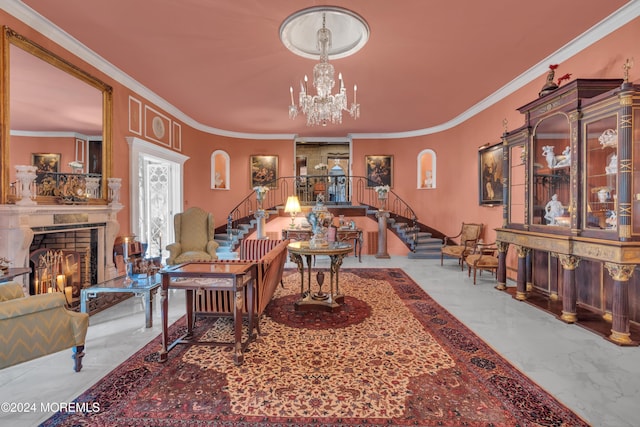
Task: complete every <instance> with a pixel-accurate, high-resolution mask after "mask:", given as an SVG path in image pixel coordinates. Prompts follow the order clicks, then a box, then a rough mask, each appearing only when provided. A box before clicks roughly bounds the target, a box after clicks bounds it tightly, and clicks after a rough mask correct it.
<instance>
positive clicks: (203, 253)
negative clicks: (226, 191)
mask: <svg viewBox="0 0 640 427" xmlns="http://www.w3.org/2000/svg"><path fill="white" fill-rule="evenodd" d="M173 223H174V227H175V236H176V240H175V242H174V243H171V244H169V245H168V246H167V249H168V250H169V258H167V264H170V265H173V264H182V263H184V262H194V261H201V262H206V261H214V260H216V259H218V256H217V255H216V249H217V248H218V242H216V241H215V240H214V236H215V231H214V222H213V215H212V214H211V213H209V212H206V211H204V210H203V209H201V208H199V207H190V208H189V209H187V210H186V211H184V212H182V213H178V214H176V215H175V216H174V217H173Z"/></svg>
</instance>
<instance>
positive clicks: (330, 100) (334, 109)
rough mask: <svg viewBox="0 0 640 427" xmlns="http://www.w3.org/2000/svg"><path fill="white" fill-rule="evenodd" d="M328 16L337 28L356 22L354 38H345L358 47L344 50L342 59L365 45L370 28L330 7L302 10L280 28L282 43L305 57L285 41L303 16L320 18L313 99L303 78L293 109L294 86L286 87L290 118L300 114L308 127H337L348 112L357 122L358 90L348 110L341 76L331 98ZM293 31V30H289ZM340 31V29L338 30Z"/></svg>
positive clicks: (332, 81) (348, 13)
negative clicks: (317, 60)
mask: <svg viewBox="0 0 640 427" xmlns="http://www.w3.org/2000/svg"><path fill="white" fill-rule="evenodd" d="M327 13H328V14H330V16H331V17H334V15H335V16H336V26H344V25H345V23H346V22H347V21H348V23H352V22H355V23H356V25H354V26H353V27H355V28H357V30H356V31H354V33H355V34H348V35H347V36H350V37H355V40H356V41H357V43H354V44H353V45H352V47H351V48H350V49H343V50H342V51H340V52H341V54H342V55H341V57H344V56H347V55H350V54H352V53H354V52H355V51H356V50H358V49H360V48H361V47H362V46H363V45H364V43H366V41H367V39H368V35H369V27H368V26H367V24H366V23H365V22H364V20H363V19H362V18H361V17H360V16H358V15H356V14H355V13H353V12H351V11H347V10H346V9H341V8H333V7H325V8H323V7H317V8H310V9H308V10H303V11H301V12H299V13H297V14H294V15H293V16H292V17H289V18H288V19H287V20H286V21H285V22H284V23H283V25H282V27H281V38H282V40H283V43H285V45H286V46H287V47H288V48H289V49H291V50H292V51H293V52H295V53H298V54H301V56H305V57H307V54H308V52H307V51H303V52H304V53H301V52H300V51H299V50H298V46H296V41H295V40H289V39H288V38H287V37H291V39H293V38H294V36H295V35H296V34H297V33H298V31H300V30H301V28H299V27H301V26H302V25H303V24H302V23H298V21H302V19H299V18H304V17H306V16H311V15H317V14H322V28H320V29H319V30H318V31H317V46H316V48H317V49H318V50H319V51H320V62H319V63H317V64H316V65H315V66H314V67H313V87H315V90H316V95H312V94H310V93H309V88H308V83H309V79H308V77H307V76H306V75H305V76H304V82H301V83H300V94H299V96H298V105H297V106H296V103H295V98H294V94H293V86H291V87H289V94H290V96H291V105H290V106H289V118H291V119H295V118H296V117H297V115H298V113H299V112H302V113H303V114H304V115H306V116H307V126H314V125H322V126H326V125H327V124H328V123H329V122H330V123H333V124H336V123H338V124H339V123H342V111H347V112H348V113H349V115H350V116H351V117H353V118H354V119H357V118H358V117H360V104H358V100H357V92H358V86H357V85H353V103H352V104H351V106H348V99H347V90H346V88H345V86H344V80H343V78H342V73H339V74H338V81H339V87H338V92H337V93H336V94H333V93H332V91H333V88H334V86H335V85H336V80H335V70H334V67H333V65H331V64H330V63H329V51H330V50H331V48H332V34H331V30H329V28H327V26H326V21H327V16H326V15H327ZM289 27H293V28H289ZM340 30H342V28H340Z"/></svg>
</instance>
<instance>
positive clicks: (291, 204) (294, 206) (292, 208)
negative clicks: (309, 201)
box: [284, 196, 302, 228]
mask: <svg viewBox="0 0 640 427" xmlns="http://www.w3.org/2000/svg"><path fill="white" fill-rule="evenodd" d="M284 211H285V212H287V213H289V214H291V228H295V226H296V225H295V218H296V214H297V213H298V212H301V211H302V210H301V209H300V201H299V200H298V196H289V197H288V198H287V204H286V206H285V207H284Z"/></svg>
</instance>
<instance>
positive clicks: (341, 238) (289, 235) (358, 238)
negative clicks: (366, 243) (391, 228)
mask: <svg viewBox="0 0 640 427" xmlns="http://www.w3.org/2000/svg"><path fill="white" fill-rule="evenodd" d="M312 235H313V232H312V231H311V229H310V228H283V229H282V238H283V239H284V240H287V239H289V240H298V241H308V240H311V236H312ZM351 240H353V254H354V255H356V254H357V255H358V261H360V262H362V241H363V239H362V229H360V228H345V227H340V228H338V229H337V230H336V241H338V242H348V241H351Z"/></svg>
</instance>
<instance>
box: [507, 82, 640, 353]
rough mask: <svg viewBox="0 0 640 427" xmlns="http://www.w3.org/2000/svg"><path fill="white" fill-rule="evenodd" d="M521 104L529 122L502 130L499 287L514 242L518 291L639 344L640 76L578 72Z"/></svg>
mask: <svg viewBox="0 0 640 427" xmlns="http://www.w3.org/2000/svg"><path fill="white" fill-rule="evenodd" d="M518 110H519V111H520V112H521V113H522V114H524V117H525V124H524V126H522V127H521V128H519V129H516V130H514V131H511V132H505V134H504V135H503V149H504V156H503V157H504V162H505V164H504V170H505V171H506V178H505V194H504V199H505V205H504V222H503V227H502V228H500V229H498V230H497V240H498V246H499V249H500V267H499V270H498V288H499V289H506V271H507V266H506V260H507V256H506V255H507V251H508V250H509V248H511V249H512V250H513V251H514V254H515V255H517V270H516V271H517V277H516V282H517V287H516V290H515V294H514V295H515V298H517V299H519V300H527V301H530V302H532V303H534V304H537V305H540V306H542V307H544V308H545V309H546V310H549V311H551V312H554V313H555V314H557V315H558V317H559V318H560V319H561V320H563V321H565V322H567V323H582V324H584V325H586V326H587V327H588V328H590V329H592V330H593V331H594V332H597V333H600V334H602V335H603V336H605V337H606V338H607V339H609V340H611V341H613V342H615V343H617V344H620V345H637V344H638V341H639V340H640V327H639V325H640V272H635V274H634V271H635V270H636V268H637V267H638V266H640V86H637V85H633V84H632V83H629V82H626V81H624V80H622V79H578V80H574V81H572V82H569V83H567V84H565V85H564V86H562V87H560V88H558V89H556V90H554V91H553V92H551V93H548V94H546V95H544V96H541V97H540V98H538V99H536V100H534V101H532V102H530V103H529V104H527V105H524V106H523V107H521V108H519V109H518ZM634 160H635V161H634ZM594 319H595V320H594Z"/></svg>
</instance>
